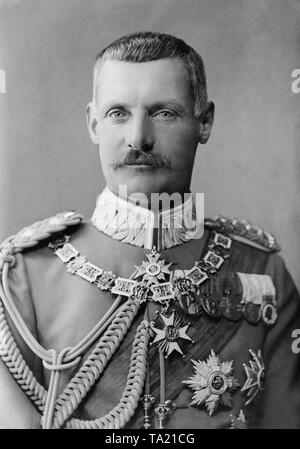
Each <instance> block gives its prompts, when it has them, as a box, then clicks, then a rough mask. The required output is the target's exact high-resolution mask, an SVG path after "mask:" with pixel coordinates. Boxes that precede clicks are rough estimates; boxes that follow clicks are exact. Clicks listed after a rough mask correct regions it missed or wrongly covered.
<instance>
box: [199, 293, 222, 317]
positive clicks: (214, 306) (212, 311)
mask: <svg viewBox="0 0 300 449" xmlns="http://www.w3.org/2000/svg"><path fill="white" fill-rule="evenodd" d="M202 307H203V309H204V310H205V312H206V313H207V314H208V315H209V316H211V317H212V318H219V317H220V316H221V315H222V310H221V307H220V303H219V301H217V300H216V299H214V298H212V297H211V296H205V297H203V298H202Z"/></svg>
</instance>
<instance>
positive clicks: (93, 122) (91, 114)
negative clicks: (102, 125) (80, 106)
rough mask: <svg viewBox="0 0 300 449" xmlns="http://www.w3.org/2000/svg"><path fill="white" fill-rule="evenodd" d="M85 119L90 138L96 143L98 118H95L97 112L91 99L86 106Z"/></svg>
mask: <svg viewBox="0 0 300 449" xmlns="http://www.w3.org/2000/svg"><path fill="white" fill-rule="evenodd" d="M86 121H87V127H88V130H89V134H90V138H91V140H92V142H93V143H95V144H98V143H99V134H98V127H97V125H98V120H97V113H96V109H95V105H94V102H93V101H90V103H89V104H88V105H87V107H86Z"/></svg>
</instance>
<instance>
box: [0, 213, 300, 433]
mask: <svg viewBox="0 0 300 449" xmlns="http://www.w3.org/2000/svg"><path fill="white" fill-rule="evenodd" d="M77 222H78V224H77ZM216 230H217V232H218V233H219V234H220V235H224V236H228V235H229V234H230V235H231V237H233V240H232V245H231V249H230V254H229V257H227V258H225V259H224V263H223V264H222V266H221V267H220V268H219V269H218V270H216V272H215V273H212V274H211V275H210V276H209V279H208V280H206V281H205V282H203V288H202V287H201V288H202V290H201V295H200V296H199V295H198V296H197V295H196V296H194V299H195V301H194V303H193V302H192V303H189V301H186V299H187V298H186V297H185V296H184V295H179V296H177V297H176V300H175V301H172V304H171V309H170V310H171V311H169V312H168V313H165V316H166V317H170V313H173V310H175V312H174V313H176V316H177V315H178V316H180V320H181V321H180V323H181V324H180V325H178V327H177V328H176V326H175V329H174V326H173V328H172V330H173V332H175V334H176V332H177V334H176V335H177V337H178V329H181V328H183V327H184V326H185V325H187V324H189V325H188V328H187V329H186V335H188V337H189V338H181V339H178V338H175V337H174V333H173V334H172V335H173V337H172V338H173V340H174V341H175V342H176V343H178V345H179V347H180V350H181V351H182V353H183V354H184V355H185V357H184V358H183V357H182V355H181V354H180V353H179V351H175V350H174V351H173V352H172V353H171V354H170V355H169V357H167V358H166V359H164V360H163V362H162V360H161V357H160V355H159V351H158V348H159V346H158V345H157V344H152V346H150V350H149V352H148V356H147V355H146V353H145V354H144V353H143V354H144V355H143V356H142V355H140V354H142V352H141V351H142V350H143V348H142V341H144V340H142V337H141V340H140V342H139V341H138V342H136V345H137V346H136V348H137V349H136V351H140V352H139V353H138V354H139V355H138V357H136V359H134V357H135V356H134V354H133V342H134V340H135V336H136V332H137V330H139V331H141V336H144V335H145V334H144V333H143V329H142V330H141V327H139V326H140V325H141V323H143V320H145V307H146V306H145V304H146V303H147V301H145V302H141V304H140V307H139V308H138V310H135V309H133V308H132V309H130V307H134V306H130V307H129V309H130V310H129V311H128V316H127V315H126V317H125V318H123V316H121V315H120V317H119V318H118V317H117V318H116V321H115V322H113V324H112V326H111V327H105V326H104V328H103V330H102V332H101V333H99V336H97V338H96V339H94V341H93V342H92V344H90V345H87V347H86V348H85V350H84V351H83V354H81V358H80V357H79V358H76V357H75V356H74V358H75V359H76V361H75V362H74V363H73V364H72V363H70V364H69V365H67V363H68V360H66V361H65V367H64V369H62V370H61V371H60V372H61V374H60V377H57V378H55V376H54V377H53V378H52V380H51V379H50V374H51V372H53V371H55V363H54V361H52V362H51V363H52V365H53V366H52V368H51V363H50V362H49V360H48V359H47V357H48V355H49V354H51V351H50V352H49V350H51V349H52V348H54V349H55V350H56V351H58V353H59V351H61V350H63V348H72V347H74V345H76V344H77V343H78V342H79V341H81V340H82V339H83V338H84V337H85V336H86V335H87V334H88V333H89V332H90V331H91V329H93V328H95V326H97V323H98V322H99V320H100V319H101V318H102V317H103V316H104V315H105V314H106V313H107V312H108V310H109V309H110V307H111V306H112V303H113V297H112V295H111V293H110V292H109V291H108V290H103V289H99V288H97V287H96V286H95V285H94V283H92V282H88V281H87V280H86V279H83V278H82V277H80V276H77V275H76V274H74V271H73V274H72V272H70V270H69V272H68V271H67V269H66V266H65V264H64V263H62V261H61V260H59V259H58V257H56V255H55V253H54V251H53V247H52V249H51V247H49V243H51V242H52V243H53V242H55V241H57V238H58V237H61V236H62V235H69V236H70V239H71V243H72V245H73V246H74V248H76V250H77V251H78V252H79V253H80V255H83V256H85V257H86V258H87V259H88V260H89V261H90V262H91V263H92V264H94V265H95V266H96V267H101V268H102V269H105V270H107V271H111V272H113V273H116V274H117V275H118V276H120V277H121V278H124V279H128V278H129V277H130V275H131V274H132V272H133V269H134V267H135V266H141V264H142V262H143V261H145V260H146V255H147V254H148V253H149V252H148V251H146V250H145V249H144V248H139V247H135V246H132V245H128V244H126V243H121V242H118V241H116V240H114V239H112V238H110V237H108V236H107V235H104V234H103V233H100V232H99V231H98V230H96V229H95V228H94V227H93V226H92V225H91V223H90V222H83V223H81V224H79V220H77V221H76V220H74V221H73V222H72V220H71V222H70V226H67V227H66V228H65V229H63V230H60V229H56V227H55V226H54V227H53V229H52V231H50V232H48V233H45V234H43V233H40V234H39V237H38V238H37V239H36V242H35V244H34V243H32V241H34V238H32V235H30V232H29V237H28V236H26V232H25V234H24V233H23V235H22V236H21V237H20V238H19V240H20V241H21V243H22V244H21V243H20V242H19V247H18V241H17V242H16V240H13V239H12V240H8V241H7V242H6V243H5V244H4V245H3V247H2V268H3V275H5V272H6V275H7V282H6V288H7V286H8V287H9V292H10V294H11V296H12V298H13V301H14V304H15V306H16V309H17V313H16V312H14V311H13V312H12V313H11V311H10V310H6V309H7V304H6V301H5V300H4V301H3V302H4V306H5V307H3V309H2V314H1V313H0V318H1V322H0V330H1V334H0V335H1V339H2V344H1V355H2V359H3V361H4V363H2V364H1V365H0V368H1V370H0V394H1V395H2V400H1V404H2V405H0V408H2V410H1V413H0V418H1V419H2V426H3V427H35V428H37V427H40V425H41V424H40V418H41V415H42V413H43V412H44V410H45V404H46V402H47V401H46V396H47V395H46V390H47V389H49V384H51V383H55V382H56V383H57V385H56V387H57V394H56V406H55V409H54V412H53V416H52V422H51V426H52V427H79V428H85V427H95V428H102V427H103V426H104V427H105V422H106V421H105V419H106V418H105V419H104V418H103V419H104V421H101V420H99V419H100V417H105V416H107V415H109V414H110V413H111V415H109V418H107V419H109V420H112V421H109V422H113V417H114V416H115V415H114V412H112V410H114V408H116V407H117V404H118V403H119V401H120V398H121V399H122V398H123V399H122V400H123V402H122V400H121V402H122V404H123V403H124V404H127V402H126V401H129V400H130V401H131V400H132V402H134V400H136V408H135V406H132V407H131V406H129V407H128V410H127V408H126V407H125V406H124V407H125V408H124V413H123V412H122V413H123V414H124V416H125V417H124V416H123V415H122V416H123V418H122V420H123V421H122V420H121V423H122V426H123V427H125V428H143V425H144V423H145V417H144V412H145V401H144V402H143V400H142V399H143V397H144V395H145V394H148V398H150V397H153V398H154V399H153V401H155V402H154V403H153V404H152V406H151V407H150V408H149V409H147V413H146V414H147V418H146V422H147V423H148V424H147V425H150V426H151V427H156V428H157V427H159V425H160V424H159V422H160V421H159V417H160V416H161V415H162V414H164V412H167V413H166V416H165V419H163V425H164V427H165V428H170V429H176V428H186V429H187V428H194V429H198V428H205V429H206V428H237V427H241V428H244V427H249V428H299V427H300V358H299V356H297V355H296V354H294V353H293V352H292V350H291V344H292V339H291V333H292V331H293V330H294V329H296V328H300V302H299V296H298V294H297V291H296V289H295V286H294V283H293V281H292V279H291V277H290V275H289V273H288V272H287V270H286V268H285V266H284V263H283V261H282V259H281V257H280V256H279V255H277V254H275V252H274V251H273V250H274V249H275V246H274V247H270V248H268V247H267V246H266V245H263V244H262V243H261V244H259V239H257V240H256V242H255V239H253V236H252V235H251V232H249V233H248V234H247V232H244V238H243V239H241V240H242V241H239V239H235V238H234V232H235V231H234V229H233V228H232V229H231V230H230V229H229V230H228V229H227V228H226V227H223V228H222V226H220V223H219V222H218V225H216V223H214V222H209V221H207V226H206V229H205V232H204V235H203V237H202V238H201V239H199V240H191V241H189V242H187V243H185V244H183V245H179V246H175V247H173V248H170V249H167V250H163V251H161V255H160V260H163V261H164V262H165V264H168V263H172V264H173V265H171V267H170V270H171V271H172V270H179V271H180V270H184V269H192V267H193V266H194V262H195V260H201V259H203V257H204V255H205V254H206V253H207V252H208V251H209V245H210V244H211V242H212V238H213V235H214V232H215V231H216ZM229 231H231V232H229ZM33 234H34V236H35V235H36V231H35V232H34V233H33ZM27 238H28V241H30V242H31V243H30V244H28V248H26V244H24V241H26V239H27ZM50 246H51V245H50ZM20 247H22V248H21V249H22V251H20ZM54 249H55V245H54ZM8 266H10V268H9V270H7V267H8ZM5 267H6V268H5ZM236 273H246V274H255V275H268V276H270V277H271V279H272V280H273V283H274V286H275V291H276V308H277V312H278V318H277V320H276V322H274V323H273V324H271V323H269V325H268V324H267V323H266V322H265V321H264V319H262V317H261V316H260V315H259V316H256V315H255V313H256V312H257V310H258V309H259V308H260V309H261V307H260V306H258V307H256V308H255V307H254V309H253V311H252V312H253V313H252V315H251V310H249V311H248V315H247V314H245V309H244V308H243V307H244V306H242V305H241V302H243V301H242V299H243V295H244V294H245V291H244V290H245V288H244V287H243V285H242V283H241V279H240V278H239V276H238V275H237V274H236ZM3 285H4V284H3ZM259 289H260V284H259V285H258V288H257V289H256V292H257V291H258V292H259ZM3 290H4V291H3ZM224 292H225V293H226V295H227V296H226V295H225V296H226V298H227V299H226V301H227V305H226V301H225V306H224V305H223V306H222V303H221V302H220V301H221V299H224ZM6 293H7V290H5V289H3V288H2V296H5V294H6ZM207 298H208V299H207ZM125 299H126V298H125ZM214 300H215V302H214ZM228 301H229V305H231V309H228V307H227V306H228ZM123 303H124V301H123ZM123 303H122V302H121V304H123ZM158 306H159V304H157V303H155V302H151V303H148V316H147V319H148V321H149V322H152V323H153V322H154V323H158V321H159V318H157V313H156V312H157V310H158V309H159V307H158ZM4 309H5V310H4ZM250 309H251V308H250ZM225 310H227V313H225V312H224V311H225ZM272 311H273V312H274V307H273V309H272V308H271V312H272ZM160 312H161V314H162V315H164V310H162V311H160ZM124 313H127V311H126V310H125V312H124ZM260 313H261V312H260ZM18 314H19V315H18ZM130 314H131V315H130ZM253 314H254V315H253ZM16 316H17V318H18V316H21V317H22V319H23V320H24V323H25V324H26V326H27V327H28V329H29V330H30V333H31V334H32V336H33V337H34V340H35V341H38V342H39V344H40V345H41V348H42V349H43V350H44V351H45V360H44V362H43V363H42V361H41V359H40V358H39V357H38V356H37V355H36V353H35V351H34V349H35V348H36V346H35V343H32V341H33V340H32V338H31V339H30V338H29V339H28V332H27V333H26V331H25V334H26V335H27V337H26V338H27V340H26V338H25V341H24V326H23V325H22V322H21V321H20V320H19V321H18V320H17V318H16ZM113 316H114V317H116V315H113ZM128 317H129V318H128ZM269 318H270V320H271V321H272V320H273V318H274V321H275V319H276V316H275V317H273V316H272V313H271V316H269ZM118 319H119V321H118ZM126 320H127V321H126ZM157 320H158V321H157ZM266 321H268V317H267V318H266ZM6 322H7V323H8V325H9V328H7V326H6V324H5V323H6ZM20 322H21V324H20ZM119 322H120V326H119V324H118V323H119ZM110 323H111V322H110ZM114 323H115V324H114ZM22 326H23V327H22ZM118 326H119V327H118ZM122 326H123V327H122ZM153 327H155V326H152V330H151V329H148V331H147V332H148V333H150V334H151V338H152V340H153V338H154V333H155V332H154V331H153ZM156 327H157V328H160V329H162V323H161V322H160V324H156ZM171 327H172V326H171ZM171 327H170V326H169V328H168V329H169V331H170V329H171ZM20 328H22V329H23V333H22V330H21V332H20ZM119 328H120V329H121V330H120V331H119ZM8 329H9V330H8ZM146 329H147V326H146ZM99 332H100V331H99ZM165 335H167V334H165ZM143 338H145V339H146V337H143ZM172 338H169V340H167V337H166V339H165V340H166V342H167V344H168V345H169V347H170V342H172V341H173V340H172ZM146 340H147V339H146ZM146 340H145V341H146ZM146 343H147V341H146ZM30 345H33V346H31V347H30ZM139 345H140V346H139ZM41 348H37V351H38V350H40V351H42V349H41ZM249 350H251V351H250V352H249ZM17 351H19V352H17ZM47 351H48V352H47ZM212 351H213V352H212ZM260 351H261V357H259V354H260ZM74 354H75V353H74ZM75 355H76V354H75ZM214 356H215V357H218V359H217V362H216V359H214ZM74 358H73V359H71V357H70V358H69V361H70V360H74ZM46 359H47V360H48V362H47V360H46ZM142 359H144V360H142ZM132 360H134V361H133V362H132ZM192 361H194V362H192ZM231 361H232V363H231V364H230V366H229V365H228V363H227V364H226V362H231ZM258 361H260V362H261V364H259V363H258ZM198 362H201V363H200V364H199V363H198ZM60 363H61V360H56V364H57V367H58V369H57V370H58V371H59V366H60V368H61V365H60ZM197 363H198V365H197ZM4 365H6V368H5V366H4ZM49 366H50V369H49ZM145 366H146V368H145ZM196 366H198V368H199V371H198V378H197V377H195V376H196ZM147 367H148V369H147ZM264 367H265V368H266V369H264ZM7 368H8V370H9V371H10V374H9V373H8V370H7ZM29 368H30V370H31V371H30V373H29V372H28V370H29ZM162 369H163V372H162ZM78 370H79V372H78ZM130 370H131V371H130ZM129 371H130V372H131V373H133V374H132V376H133V377H132V382H131V380H130V378H129V379H128V377H127V375H128V372H129ZM199 372H200V374H201V376H202V381H201V382H202V384H203V385H202V387H203V389H204V387H205V388H206V390H207V391H206V396H205V395H204V397H203V398H202V399H203V400H202V401H198V402H199V403H198V404H197V403H194V404H193V405H190V404H191V403H192V402H193V397H194V396H193V395H194V394H195V392H199V391H200V390H201V388H202V387H201V388H198V386H199V385H200V384H199ZM247 373H248V374H247ZM129 377H130V376H129ZM145 378H146V381H145ZM53 379H54V380H53ZM55 379H56V380H55ZM141 379H142V380H141ZM189 380H190V383H189ZM247 380H248V384H247V383H246V382H247ZM183 381H185V382H183ZM193 381H194V387H195V388H194V389H193V388H192V387H193ZM145 382H146V389H147V391H145V390H144V388H145V387H144V385H145ZM197 382H198V383H197ZM232 382H233V383H232ZM251 382H252V383H251ZM17 383H18V384H19V385H17ZM245 385H246V388H243V387H245ZM247 386H248V388H247ZM20 387H21V388H22V389H23V391H24V392H22V391H21V389H20ZM51 388H52V387H51ZM218 389H219V390H218ZM223 390H224V393H226V395H224V396H222V395H221V392H222V391H223ZM24 393H26V395H27V397H28V398H29V399H31V400H32V402H33V403H34V405H32V404H31V402H30V400H29V399H27V398H26V396H25V394H24ZM122 395H123V396H122ZM135 396H137V397H136V398H134V397H135ZM124 397H125V399H124ZM198 398H199V397H198ZM165 401H166V402H165ZM209 402H210V403H211V404H212V405H213V406H212V407H211V408H210V409H209V407H208V404H209ZM248 402H249V403H248ZM7 404H9V407H10V410H12V411H13V412H14V413H13V414H12V415H10V414H7V413H6V411H7V410H8V409H7V408H6V409H4V408H5V407H6V405H7ZM246 404H247V405H246ZM159 405H161V406H165V408H163V410H159ZM48 406H49V404H48V405H46V407H48ZM122 407H123V405H121V408H122ZM209 410H210V412H209ZM116 414H117V412H116ZM116 416H117V415H116ZM118 422H120V421H118ZM103 423H104V424H103ZM111 426H112V427H114V424H112V425H111ZM116 426H118V425H117V424H116Z"/></svg>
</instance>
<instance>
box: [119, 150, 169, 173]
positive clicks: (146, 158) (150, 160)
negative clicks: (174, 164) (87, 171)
mask: <svg viewBox="0 0 300 449" xmlns="http://www.w3.org/2000/svg"><path fill="white" fill-rule="evenodd" d="M135 163H139V164H145V165H152V166H153V167H155V168H170V167H171V161H170V159H169V158H168V157H167V156H165V155H163V154H157V153H148V152H147V153H146V152H144V151H141V150H134V149H131V150H130V151H129V152H128V153H127V154H126V156H125V157H124V158H123V160H121V161H120V160H116V161H114V162H113V163H112V167H113V168H119V167H122V165H132V164H135Z"/></svg>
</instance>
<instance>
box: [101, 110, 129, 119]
mask: <svg viewBox="0 0 300 449" xmlns="http://www.w3.org/2000/svg"><path fill="white" fill-rule="evenodd" d="M106 116H107V117H109V118H111V119H112V120H113V121H121V120H124V119H125V118H126V117H127V112H126V111H124V110H122V109H111V110H110V111H108V112H107V114H106Z"/></svg>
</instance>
